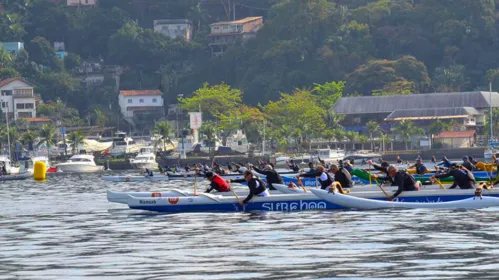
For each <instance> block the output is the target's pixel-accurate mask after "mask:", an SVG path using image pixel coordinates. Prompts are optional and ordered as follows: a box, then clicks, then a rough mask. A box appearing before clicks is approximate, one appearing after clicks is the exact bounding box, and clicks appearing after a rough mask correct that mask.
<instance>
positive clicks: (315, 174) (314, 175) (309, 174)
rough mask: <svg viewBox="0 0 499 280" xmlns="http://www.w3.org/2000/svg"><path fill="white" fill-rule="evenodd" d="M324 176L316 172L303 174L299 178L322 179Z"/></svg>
mask: <svg viewBox="0 0 499 280" xmlns="http://www.w3.org/2000/svg"><path fill="white" fill-rule="evenodd" d="M321 175H322V172H314V173H303V174H300V175H298V176H300V177H303V178H315V177H320V176H321Z"/></svg>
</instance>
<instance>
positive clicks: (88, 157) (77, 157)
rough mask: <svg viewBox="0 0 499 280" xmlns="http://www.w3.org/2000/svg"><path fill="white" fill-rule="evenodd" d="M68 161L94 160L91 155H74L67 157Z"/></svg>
mask: <svg viewBox="0 0 499 280" xmlns="http://www.w3.org/2000/svg"><path fill="white" fill-rule="evenodd" d="M69 162H94V156H92V155H74V156H72V157H71V158H70V159H69Z"/></svg>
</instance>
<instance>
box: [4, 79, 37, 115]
mask: <svg viewBox="0 0 499 280" xmlns="http://www.w3.org/2000/svg"><path fill="white" fill-rule="evenodd" d="M0 101H1V104H0V105H1V108H2V112H3V113H4V114H5V113H7V114H9V116H10V117H11V118H12V117H13V118H14V119H16V120H17V119H20V118H36V99H35V95H34V94H33V86H32V85H30V84H28V83H27V82H25V81H23V80H22V79H19V78H10V79H5V80H3V81H0Z"/></svg>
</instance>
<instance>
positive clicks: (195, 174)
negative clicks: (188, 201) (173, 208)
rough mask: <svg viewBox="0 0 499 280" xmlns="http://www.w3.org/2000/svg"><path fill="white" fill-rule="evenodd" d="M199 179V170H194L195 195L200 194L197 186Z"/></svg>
mask: <svg viewBox="0 0 499 280" xmlns="http://www.w3.org/2000/svg"><path fill="white" fill-rule="evenodd" d="M197 181H198V171H197V170H194V196H197V195H198V190H197V188H196V183H197Z"/></svg>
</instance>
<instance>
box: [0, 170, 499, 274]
mask: <svg viewBox="0 0 499 280" xmlns="http://www.w3.org/2000/svg"><path fill="white" fill-rule="evenodd" d="M200 185H201V186H200V188H202V186H203V184H200ZM0 186H1V188H0V247H1V248H2V250H0V279H9V278H18V279H89V278H95V279H106V278H109V279H254V278H265V279H290V278H305V279H307V278H309V279H472V278H474V279H497V277H498V275H499V266H498V265H497V257H498V255H499V245H498V244H499V243H497V241H498V240H499V236H498V235H499V225H498V224H497V222H496V221H497V218H498V215H497V212H496V211H497V209H495V211H494V209H487V210H483V211H448V210H444V211H434V210H409V211H395V210H382V211H359V212H356V211H336V212H332V211H310V212H294V213H185V214H171V215H166V214H158V213H149V212H142V211H132V210H129V209H127V208H126V206H124V205H119V204H110V203H108V202H107V200H106V189H107V188H111V189H113V190H120V191H152V190H166V189H170V188H180V189H189V188H190V185H189V183H185V182H165V183H158V184H156V185H150V184H145V183H137V184H126V183H106V182H104V181H102V180H101V179H100V178H99V176H97V175H89V176H76V175H65V176H57V177H53V178H49V180H48V182H46V183H33V182H31V181H25V182H9V183H6V182H4V183H2V184H1V185H0ZM240 188H241V189H244V187H240Z"/></svg>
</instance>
